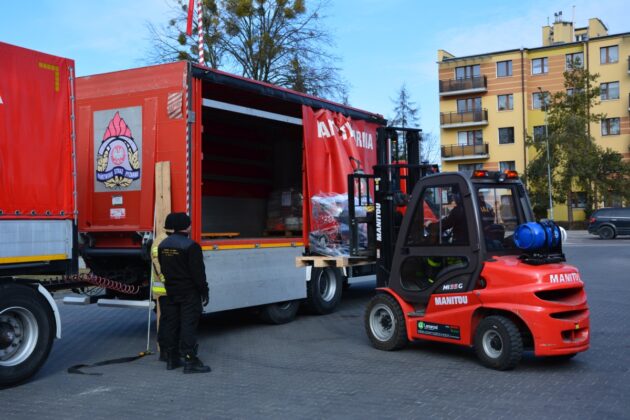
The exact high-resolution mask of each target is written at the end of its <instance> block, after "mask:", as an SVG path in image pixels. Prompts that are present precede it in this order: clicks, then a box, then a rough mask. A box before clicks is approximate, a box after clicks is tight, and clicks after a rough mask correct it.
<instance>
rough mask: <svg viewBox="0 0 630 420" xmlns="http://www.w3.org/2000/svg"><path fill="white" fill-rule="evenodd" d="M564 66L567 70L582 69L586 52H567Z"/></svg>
mask: <svg viewBox="0 0 630 420" xmlns="http://www.w3.org/2000/svg"><path fill="white" fill-rule="evenodd" d="M565 57H566V62H565V66H564V68H565V69H566V70H571V69H581V68H582V67H584V53H581V52H579V53H573V54H567V55H566V56H565Z"/></svg>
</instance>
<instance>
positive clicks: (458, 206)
mask: <svg viewBox="0 0 630 420" xmlns="http://www.w3.org/2000/svg"><path fill="white" fill-rule="evenodd" d="M453 201H454V202H455V207H453V208H452V209H451V211H450V212H449V214H448V216H446V217H445V218H443V219H442V229H443V230H448V229H452V231H451V233H452V241H453V242H452V243H453V245H464V244H467V243H468V226H467V224H466V214H465V213H464V203H463V202H462V199H461V197H460V195H459V192H457V191H454V192H453Z"/></svg>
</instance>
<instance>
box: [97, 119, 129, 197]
mask: <svg viewBox="0 0 630 420" xmlns="http://www.w3.org/2000/svg"><path fill="white" fill-rule="evenodd" d="M139 178H140V160H139V156H138V146H137V145H136V142H135V141H134V140H133V137H132V136H131V130H130V129H129V126H127V123H125V120H123V119H122V118H121V117H120V114H119V113H118V112H116V115H114V118H112V119H111V121H110V122H109V125H108V126H107V130H105V134H104V135H103V140H102V142H101V145H100V147H99V148H98V153H97V157H96V179H97V181H99V182H102V183H103V184H104V185H105V187H107V188H110V189H122V188H127V187H129V186H130V185H131V183H132V182H133V181H135V180H137V179H139Z"/></svg>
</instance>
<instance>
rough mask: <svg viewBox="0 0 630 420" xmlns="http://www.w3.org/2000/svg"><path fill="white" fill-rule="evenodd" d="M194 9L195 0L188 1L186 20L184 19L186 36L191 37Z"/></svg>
mask: <svg viewBox="0 0 630 420" xmlns="http://www.w3.org/2000/svg"><path fill="white" fill-rule="evenodd" d="M194 8H195V0H188V18H187V19H186V34H187V35H188V36H191V35H192V20H193V9H194Z"/></svg>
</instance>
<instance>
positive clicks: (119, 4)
mask: <svg viewBox="0 0 630 420" xmlns="http://www.w3.org/2000/svg"><path fill="white" fill-rule="evenodd" d="M170 4H171V3H169V2H168V0H101V1H90V0H85V1H77V0H39V1H38V0H35V1H32V2H26V1H19V2H18V1H10V0H0V41H3V42H7V43H10V44H16V45H20V46H23V47H27V48H32V49H36V50H41V51H44V52H48V53H51V54H55V55H61V56H64V57H68V58H73V59H74V60H75V61H76V66H77V74H78V75H79V76H82V75H88V74H95V73H103V72H108V71H113V70H120V69H125V68H132V67H138V66H142V65H144V64H146V56H147V53H146V52H147V49H148V48H149V46H150V40H149V33H148V31H147V29H146V23H147V22H153V23H162V22H166V21H167V20H168V19H169V17H170V15H169V13H168V12H169V9H170ZM573 6H575V25H576V26H577V27H580V26H586V24H587V22H588V19H589V18H590V17H599V18H600V19H601V20H602V21H603V22H604V23H605V24H606V25H607V26H608V29H609V32H610V33H621V32H630V22H628V19H627V18H628V16H629V15H630V13H629V7H628V3H627V0H602V1H598V2H595V1H592V0H573V1H570V0H559V1H553V0H529V1H528V0H526V1H522V0H520V1H513V0H490V1H476V2H471V1H459V0H450V1H444V2H436V1H420V0H416V1H414V0H330V1H329V6H328V8H327V9H326V13H327V15H328V16H327V18H326V20H325V23H326V25H327V27H328V28H330V29H331V30H332V31H333V34H334V38H335V40H336V47H335V50H334V51H333V52H334V53H335V54H336V55H338V56H340V57H341V61H340V62H339V63H338V64H339V66H340V67H341V68H342V76H343V77H344V78H345V79H347V80H348V81H349V82H350V84H351V89H350V103H351V104H352V105H353V106H355V107H358V108H362V109H365V110H368V111H372V112H378V113H381V114H383V115H384V116H385V117H389V116H391V115H392V108H393V105H392V101H391V99H392V98H394V97H395V96H396V92H397V91H398V89H399V88H400V87H401V85H402V84H403V83H406V84H407V87H408V89H409V92H410V94H411V97H412V99H413V100H414V101H415V102H416V103H417V105H419V107H420V113H421V126H422V128H423V129H424V130H425V131H426V132H432V133H434V134H436V135H437V134H439V108H438V90H437V87H438V78H437V64H436V61H437V50H438V49H440V48H442V49H445V50H447V51H449V52H451V53H452V54H455V55H456V56H464V55H471V54H477V53H484V52H492V51H499V50H504V49H513V48H520V47H526V48H532V47H538V46H540V45H541V26H543V25H545V24H546V23H547V18H548V17H549V18H550V20H551V21H553V14H554V12H557V11H560V10H562V11H563V13H564V19H565V20H571V19H572V16H573ZM0 59H2V58H1V57H0Z"/></svg>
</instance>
